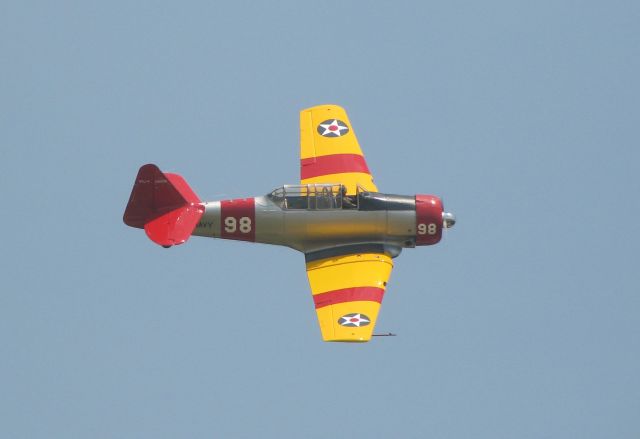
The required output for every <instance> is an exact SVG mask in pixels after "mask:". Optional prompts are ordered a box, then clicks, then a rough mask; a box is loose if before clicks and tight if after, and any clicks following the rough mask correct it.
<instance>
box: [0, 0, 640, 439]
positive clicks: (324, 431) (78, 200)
mask: <svg viewBox="0 0 640 439" xmlns="http://www.w3.org/2000/svg"><path fill="white" fill-rule="evenodd" d="M639 19H640V7H639V6H638V3H637V2H632V1H627V2H625V1H612V2H590V1H587V2H572V1H552V2H551V1H542V2H520V1H517V2H511V1H509V2H508V1H489V2H482V3H478V2H444V3H443V2H417V1H411V2H409V1H407V2H403V1H400V2H369V3H367V4H365V3H362V2H336V1H329V2H324V3H317V2H315V3H311V2H294V1H282V2H279V1H276V2H270V3H261V4H257V5H256V4H254V2H176V3H170V2H144V1H141V2H118V1H114V2H71V1H68V2H44V1H42V2H31V1H23V2H12V1H8V2H4V3H3V4H2V5H0V66H1V67H2V68H1V69H0V185H1V186H0V187H1V194H2V199H3V204H4V209H3V213H4V214H3V215H2V220H1V224H2V228H3V230H4V232H5V233H4V242H3V243H2V252H0V261H1V262H2V267H3V270H2V273H3V278H4V281H3V282H2V292H1V294H0V358H1V361H0V417H1V418H2V421H1V422H0V436H2V437H7V438H9V437H10V438H41V437H46V438H87V437H100V438H102V437H105V438H107V437H117V438H176V437H229V438H236V437H237V438H244V437H247V438H249V437H265V438H281V437H305V438H320V437H338V438H340V437H350V436H358V437H373V438H377V437H380V438H388V437H407V438H413V437H415V438H422V437H435V438H463V437H464V438H469V437H471V438H490V439H496V438H514V437H518V438H521V439H526V438H532V439H533V438H536V439H537V438H541V437H544V438H563V439H564V438H568V437H580V438H602V437H616V438H632V437H638V435H639V434H640V423H639V421H638V407H639V406H640V378H639V375H638V370H640V354H639V352H640V321H639V316H640V297H639V292H640V280H639V278H638V256H637V253H638V248H639V247H640V238H639V228H638V224H637V218H638V217H640V205H639V204H640V203H639V202H638V193H639V189H640V184H639V181H640V180H639V179H638V176H637V173H638V170H639V163H640V153H639V152H638V126H639V121H640V112H639V110H638V101H639V98H640V87H639V85H638V79H637V78H638V77H640V65H639V64H640V32H639V31H638V21H639ZM322 103H335V104H340V105H342V106H344V107H345V108H346V109H347V111H348V112H349V116H350V119H351V122H352V124H353V127H354V130H355V131H356V133H357V135H358V138H359V140H360V143H361V146H362V148H363V150H364V152H365V154H366V156H367V161H368V164H369V167H370V169H371V171H372V172H373V173H374V176H375V178H376V182H377V184H378V186H379V188H380V189H381V190H382V191H386V192H391V193H401V194H415V193H434V194H437V195H440V196H442V198H443V199H444V202H445V206H446V207H447V209H448V210H451V211H453V212H455V213H456V214H457V216H458V224H457V225H456V227H455V228H454V229H453V230H452V231H450V233H448V234H447V235H446V236H445V238H444V239H443V241H442V242H441V243H440V244H439V245H437V246H434V247H429V248H418V249H414V250H406V251H405V252H403V254H402V255H401V256H400V257H399V258H398V259H396V260H395V262H396V268H395V269H394V272H393V274H392V278H391V281H390V283H389V286H388V290H387V294H386V296H385V300H384V303H383V307H382V312H381V315H380V318H379V321H378V326H377V329H378V331H380V332H386V331H393V332H395V333H397V334H399V335H398V337H395V338H383V339H376V340H374V341H373V342H371V343H368V344H365V345H341V344H325V343H322V342H321V341H320V334H319V329H318V327H317V323H316V317H315V312H314V309H313V305H312V300H311V297H310V292H309V289H308V284H307V280H306V275H305V272H304V263H303V258H302V255H300V254H297V253H295V252H294V251H292V250H288V249H285V248H279V247H270V246H261V245H251V244H247V243H238V242H225V241H218V240H216V241H214V240H207V239H203V238H194V239H192V240H190V241H189V242H188V243H187V244H186V245H184V246H179V247H175V248H172V249H170V250H164V249H162V248H160V247H157V246H155V245H154V244H152V243H151V242H150V241H149V240H147V239H146V237H145V236H144V234H143V233H142V232H141V231H139V230H137V229H130V228H127V227H126V226H124V224H123V223H122V221H121V217H122V213H123V210H124V207H125V204H126V201H127V199H128V196H129V193H130V190H131V185H132V183H133V179H134V176H135V173H136V171H137V169H138V167H139V166H140V165H142V164H144V163H148V162H153V163H157V164H158V165H159V166H160V167H161V168H162V169H164V170H167V171H172V172H177V173H180V174H181V175H183V176H184V177H185V178H186V179H187V181H188V182H189V183H190V184H191V186H192V187H193V189H194V190H195V191H196V192H197V193H198V195H199V196H200V197H201V198H202V199H219V198H231V197H235V196H253V195H260V194H264V193H267V192H269V191H270V190H271V189H273V188H275V187H277V186H279V185H282V184H285V183H296V182H297V177H298V175H299V174H298V173H299V169H298V163H299V162H298V160H299V157H298V148H299V146H298V140H299V139H298V111H299V110H301V109H303V108H306V107H309V106H313V105H317V104H322Z"/></svg>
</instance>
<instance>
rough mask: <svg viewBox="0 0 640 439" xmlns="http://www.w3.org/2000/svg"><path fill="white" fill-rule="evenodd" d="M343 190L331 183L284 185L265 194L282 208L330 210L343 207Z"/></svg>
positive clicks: (340, 186)
mask: <svg viewBox="0 0 640 439" xmlns="http://www.w3.org/2000/svg"><path fill="white" fill-rule="evenodd" d="M343 191H344V189H343V186H342V185H341V184H333V183H331V184H301V185H284V186H282V187H279V188H277V189H275V190H273V192H271V193H270V194H269V195H267V196H268V197H269V198H270V199H271V201H273V202H274V203H275V204H277V205H278V206H279V207H281V208H282V209H290V210H295V209H305V210H330V209H342V208H343V205H344V203H343V201H344V197H345V195H344V193H343ZM345 207H346V206H345Z"/></svg>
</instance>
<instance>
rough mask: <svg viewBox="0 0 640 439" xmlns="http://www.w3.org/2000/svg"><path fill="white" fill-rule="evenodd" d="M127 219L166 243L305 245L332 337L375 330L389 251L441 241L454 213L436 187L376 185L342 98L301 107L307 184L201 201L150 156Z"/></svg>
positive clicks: (322, 320)
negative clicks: (393, 190) (389, 189)
mask: <svg viewBox="0 0 640 439" xmlns="http://www.w3.org/2000/svg"><path fill="white" fill-rule="evenodd" d="M123 219H124V222H125V224H127V225H128V226H131V227H137V228H140V229H144V231H145V232H146V234H147V236H148V237H149V238H150V239H151V240H152V241H153V242H155V243H156V244H159V245H161V246H163V247H167V248H168V247H171V246H173V245H178V244H182V243H184V242H186V241H187V240H188V239H189V237H190V236H192V235H195V236H204V237H210V238H222V239H234V240H238V241H248V242H257V243H264V244H274V245H282V246H287V247H290V248H292V249H294V250H298V251H300V252H302V253H304V257H305V263H306V270H307V277H308V279H309V285H310V286H311V293H312V297H313V302H314V305H315V309H316V313H317V317H318V322H319V324H320V330H321V334H322V339H323V340H324V341H331V342H367V341H369V340H370V339H371V337H372V336H374V335H376V334H373V330H374V327H375V324H376V320H377V318H378V312H379V310H380V305H381V303H382V298H383V296H384V293H385V291H386V287H387V282H388V281H389V276H390V274H391V270H392V268H393V261H392V259H393V258H395V257H397V256H398V255H400V252H401V251H402V249H403V248H414V247H416V246H425V245H433V244H436V243H438V242H439V241H440V239H441V238H442V232H443V229H448V228H450V227H453V225H454V224H455V222H456V219H455V216H454V215H453V214H452V213H449V212H445V211H444V208H443V204H442V201H441V199H440V198H438V197H437V196H435V195H415V196H405V195H393V194H386V193H382V192H378V188H377V187H376V185H375V184H374V182H373V178H372V176H371V172H370V171H369V167H368V166H367V163H366V161H365V158H364V155H363V154H362V150H361V149H360V146H359V144H358V140H357V138H356V135H355V133H354V131H353V128H352V127H351V123H350V122H349V118H348V117H347V113H346V111H345V110H344V109H343V108H341V107H339V106H337V105H320V106H315V107H312V108H308V109H305V110H302V111H301V112H300V184H295V185H284V186H281V187H278V188H276V189H274V190H273V191H271V192H270V193H269V194H267V195H263V196H257V197H250V198H239V199H231V200H221V201H206V202H202V201H200V199H199V198H198V196H197V195H196V193H195V192H194V191H193V190H192V189H191V188H190V187H189V185H188V184H187V182H186V181H185V180H184V179H183V178H182V177H181V176H180V175H178V174H173V173H164V172H162V171H161V170H160V169H159V168H158V167H157V166H156V165H154V164H147V165H144V166H142V167H141V168H140V170H139V171H138V175H137V176H136V179H135V182H134V185H133V189H132V191H131V196H130V198H129V202H128V204H127V207H126V210H125V212H124V218H123ZM386 335H393V334H386Z"/></svg>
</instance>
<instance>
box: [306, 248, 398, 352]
mask: <svg viewBox="0 0 640 439" xmlns="http://www.w3.org/2000/svg"><path fill="white" fill-rule="evenodd" d="M392 268H393V262H392V261H391V258H390V257H389V256H387V255H386V254H383V253H362V254H349V255H341V256H334V257H330V258H325V259H319V260H313V261H308V262H307V277H308V278H309V284H310V285H311V293H312V294H313V302H314V304H315V307H316V313H317V314H318V323H319V324H320V330H321V332H322V339H323V340H324V341H341V342H366V341H369V340H370V339H371V336H372V335H373V329H374V327H375V324H376V320H377V318H378V311H379V310H380V304H381V303H382V297H383V296H384V292H385V289H386V286H387V281H388V280H389V276H390V275H391V270H392Z"/></svg>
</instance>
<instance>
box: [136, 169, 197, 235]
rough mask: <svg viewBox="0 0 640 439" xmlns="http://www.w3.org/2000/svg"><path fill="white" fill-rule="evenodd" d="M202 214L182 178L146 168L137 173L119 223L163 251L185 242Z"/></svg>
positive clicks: (192, 193)
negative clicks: (137, 231) (144, 235)
mask: <svg viewBox="0 0 640 439" xmlns="http://www.w3.org/2000/svg"><path fill="white" fill-rule="evenodd" d="M203 213H204V206H203V205H202V204H201V202H200V199H199V198H198V196H197V195H196V194H195V192H193V190H192V189H191V188H190V187H189V185H188V184H187V182H186V181H185V180H184V178H182V177H181V176H179V175H178V174H169V173H167V174H165V173H163V172H162V171H160V169H159V168H158V167H157V166H156V165H153V164H148V165H144V166H142V167H141V168H140V170H139V171H138V175H137V177H136V181H135V183H134V185H133V190H132V191H131V197H130V198H129V203H128V204H127V208H126V210H125V212H124V218H123V220H124V222H125V224H127V225H128V226H131V227H137V228H140V229H144V230H145V232H146V233H147V236H149V238H150V239H151V240H152V241H153V242H155V243H156V244H159V245H162V246H165V247H166V246H171V245H176V244H182V243H183V242H185V241H186V240H187V239H189V236H191V233H192V232H193V229H194V228H195V226H196V224H198V221H200V218H201V217H202V214H203Z"/></svg>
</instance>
